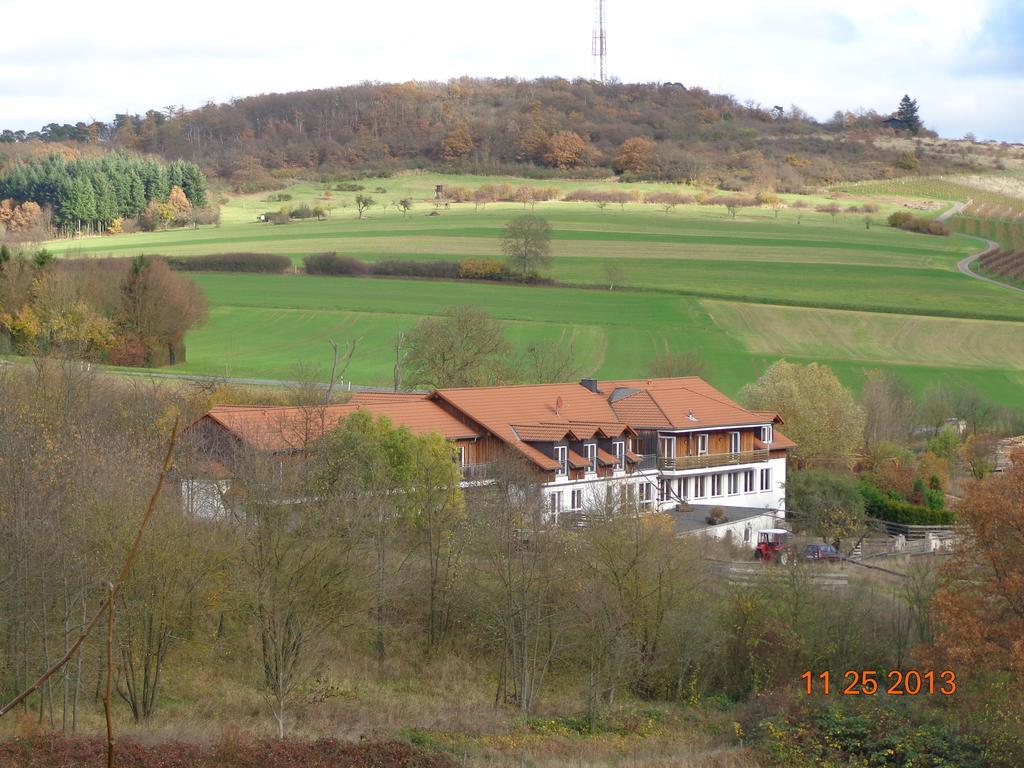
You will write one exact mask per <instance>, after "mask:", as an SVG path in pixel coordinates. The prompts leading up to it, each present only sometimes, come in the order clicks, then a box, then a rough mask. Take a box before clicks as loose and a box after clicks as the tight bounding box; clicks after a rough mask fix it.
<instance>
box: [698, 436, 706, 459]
mask: <svg viewBox="0 0 1024 768" xmlns="http://www.w3.org/2000/svg"><path fill="white" fill-rule="evenodd" d="M707 452H708V436H707V435H706V434H700V435H697V455H698V456H703V455H705V454H706V453H707Z"/></svg>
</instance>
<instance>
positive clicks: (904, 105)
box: [896, 94, 922, 136]
mask: <svg viewBox="0 0 1024 768" xmlns="http://www.w3.org/2000/svg"><path fill="white" fill-rule="evenodd" d="M896 117H897V118H899V120H900V121H901V122H902V123H903V127H904V128H906V129H907V130H908V131H910V132H911V133H912V134H914V135H915V136H917V134H918V133H919V132H920V131H921V128H922V124H921V118H920V117H918V114H917V99H912V98H910V96H909V95H907V94H904V95H903V98H902V99H900V107H899V109H897V110H896Z"/></svg>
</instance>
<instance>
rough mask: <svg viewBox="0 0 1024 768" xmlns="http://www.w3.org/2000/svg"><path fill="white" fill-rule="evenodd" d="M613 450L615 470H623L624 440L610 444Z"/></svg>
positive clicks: (624, 463) (624, 460)
mask: <svg viewBox="0 0 1024 768" xmlns="http://www.w3.org/2000/svg"><path fill="white" fill-rule="evenodd" d="M612 446H614V448H615V468H616V469H625V468H626V442H625V441H624V440H616V441H615V442H614V443H612Z"/></svg>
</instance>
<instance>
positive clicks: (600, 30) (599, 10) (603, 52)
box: [590, 0, 608, 83]
mask: <svg viewBox="0 0 1024 768" xmlns="http://www.w3.org/2000/svg"><path fill="white" fill-rule="evenodd" d="M590 52H591V53H592V54H593V56H594V70H595V74H596V75H597V79H598V80H600V81H601V82H602V83H603V82H604V79H605V63H606V62H605V60H606V59H607V58H608V35H607V33H606V32H605V28H604V0H596V3H595V8H594V42H593V45H592V46H591V50H590Z"/></svg>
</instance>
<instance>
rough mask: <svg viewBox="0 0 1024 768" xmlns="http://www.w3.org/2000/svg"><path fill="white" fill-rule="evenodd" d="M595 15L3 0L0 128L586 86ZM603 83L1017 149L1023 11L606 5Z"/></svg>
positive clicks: (400, 2) (899, 1)
mask: <svg viewBox="0 0 1024 768" xmlns="http://www.w3.org/2000/svg"><path fill="white" fill-rule="evenodd" d="M593 5H594V3H593V1H592V0H517V1H516V2H503V3H495V2H482V1H481V0H441V1H440V2H424V0H384V1H383V2H354V1H353V0H332V1H331V2H320V0H305V1H304V2H281V1H280V0H274V2H263V1H262V0H255V1H254V0H250V1H249V2H246V3H227V2H220V1H219V0H206V1H205V2H196V1H195V0H176V2H172V3H141V2H138V0H133V1H132V2H127V1H125V0H101V2H98V3H82V2H80V0H75V1H74V2H72V1H71V0H49V1H48V2H46V3H33V2H27V1H26V0H0V19H2V20H3V26H2V28H0V73H2V75H0V128H14V129H19V128H21V129H26V130H32V129H37V128H39V127H40V126H42V125H43V124H45V123H49V122H59V123H63V122H72V123H73V122H77V121H78V120H86V121H88V120H90V119H92V118H95V119H99V120H105V121H108V120H110V119H111V118H112V116H113V115H114V113H115V112H126V111H127V112H144V111H145V110H147V109H152V108H162V107H165V106H167V105H171V104H178V105H184V106H186V107H195V106H199V105H201V104H202V103H204V102H206V101H210V100H212V101H225V100H228V99H231V98H234V97H241V96H248V95H253V94H257V93H266V92H270V91H288V90H301V89H306V88H319V87H327V86H335V85H345V84H349V83H356V82H359V81H362V80H379V81H405V80H413V79H416V80H433V79H438V80H444V79H447V78H449V77H457V76H460V75H473V76H515V77H536V76H543V75H558V76H562V77H568V78H572V77H581V76H582V77H589V76H591V75H592V73H593V65H592V60H591V56H590V37H591V31H592V28H593V15H594V14H593ZM606 5H607V7H608V10H607V17H608V50H609V53H608V69H609V71H610V74H611V75H614V76H616V77H618V78H619V79H620V80H623V81H627V82H632V81H678V82H682V83H683V84H684V85H687V86H690V85H699V86H702V87H704V88H707V89H709V90H711V91H722V92H726V93H731V94H734V95H735V96H737V97H738V98H739V99H740V100H741V101H746V100H747V99H753V100H755V101H759V102H761V103H763V104H765V105H766V106H769V107H770V106H773V105H775V104H780V105H783V106H787V107H788V106H789V105H790V104H797V105H799V106H800V107H802V108H803V109H805V110H807V111H808V112H810V113H811V114H812V115H814V116H815V117H817V118H818V119H820V120H825V119H828V118H829V117H830V116H831V115H832V113H833V112H834V111H835V110H837V109H856V108H858V107H864V108H867V109H876V110H878V111H879V112H889V111H892V110H894V109H895V107H896V104H897V102H898V101H899V98H900V97H901V96H902V95H903V94H904V93H905V92H906V93H910V94H911V95H912V96H914V97H916V98H917V99H918V101H919V103H920V107H921V115H922V117H923V119H924V121H925V123H926V124H927V125H928V126H929V127H931V128H934V129H936V130H937V131H939V133H941V134H942V135H943V136H949V137H960V136H962V135H963V134H964V133H966V132H967V131H973V132H974V133H975V134H976V135H977V136H978V137H979V138H993V139H1000V140H1008V141H1024V0H955V1H954V0H860V1H859V2H858V3H855V4H854V3H838V2H832V3H829V2H822V1H821V0H774V1H773V2H770V3H766V2H763V0H761V1H758V0H731V2H700V3H697V2H689V1H687V0H629V1H628V2H627V0H607V3H606Z"/></svg>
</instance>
